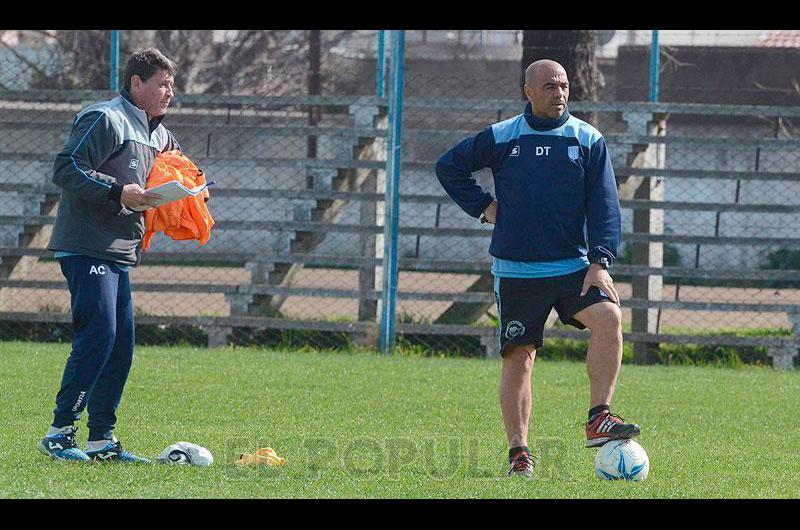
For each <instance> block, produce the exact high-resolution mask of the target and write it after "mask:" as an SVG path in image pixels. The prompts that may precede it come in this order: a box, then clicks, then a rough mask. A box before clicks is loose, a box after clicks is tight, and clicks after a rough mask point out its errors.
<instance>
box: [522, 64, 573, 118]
mask: <svg viewBox="0 0 800 530" xmlns="http://www.w3.org/2000/svg"><path fill="white" fill-rule="evenodd" d="M524 90H525V97H527V98H528V101H530V102H531V110H532V112H533V115H534V116H537V117H539V118H546V119H556V118H560V117H561V115H562V114H563V113H564V111H565V110H566V109H567V101H568V100H569V80H568V79H567V71H566V70H564V67H563V66H561V65H560V64H558V63H557V62H555V61H551V60H550V59H540V60H538V61H535V62H533V63H531V65H530V66H528V68H527V69H526V70H525V87H524Z"/></svg>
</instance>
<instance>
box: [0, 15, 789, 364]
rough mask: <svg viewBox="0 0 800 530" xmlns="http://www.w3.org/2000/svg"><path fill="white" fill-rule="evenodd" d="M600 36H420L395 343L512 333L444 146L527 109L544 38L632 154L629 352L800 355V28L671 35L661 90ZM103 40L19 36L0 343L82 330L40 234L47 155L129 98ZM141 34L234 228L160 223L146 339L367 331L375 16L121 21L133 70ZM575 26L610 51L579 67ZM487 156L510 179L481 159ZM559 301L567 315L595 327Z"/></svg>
mask: <svg viewBox="0 0 800 530" xmlns="http://www.w3.org/2000/svg"><path fill="white" fill-rule="evenodd" d="M533 33H535V32H533ZM539 33H546V32H539ZM583 33H587V34H588V39H589V40H584V41H581V42H580V43H576V42H571V41H570V42H569V43H568V45H563V44H562V45H559V43H563V42H566V41H563V40H559V39H558V38H557V37H558V36H557V35H556V36H547V35H535V34H532V33H531V32H524V31H478V30H476V31H465V30H452V31H447V30H436V31H407V32H406V38H405V62H404V67H405V79H406V81H405V90H404V100H403V108H404V110H403V136H402V172H401V178H400V217H399V238H398V249H399V279H398V302H397V315H396V316H397V328H396V329H397V332H398V336H399V339H398V344H399V345H400V346H401V347H406V348H419V349H421V350H424V351H427V352H446V353H448V354H451V353H458V354H461V355H486V354H489V355H493V354H496V353H497V352H496V349H497V310H496V306H495V305H494V299H493V295H492V279H491V276H490V274H489V272H488V271H489V268H490V266H491V262H490V257H489V256H488V246H489V239H490V237H491V227H489V226H486V225H484V226H481V225H479V224H478V223H477V221H476V220H474V219H473V218H471V217H469V216H468V215H467V214H465V213H464V212H462V211H461V210H460V209H459V208H458V207H457V206H456V205H455V204H454V203H453V202H452V200H450V199H449V197H447V196H446V195H445V194H444V191H443V190H442V188H441V186H440V185H439V182H438V180H437V179H436V176H435V174H434V172H433V166H434V164H435V161H436V159H437V158H438V157H439V156H440V155H441V154H442V153H443V152H444V151H445V150H447V149H449V148H450V147H451V146H453V145H454V144H455V143H457V142H458V141H460V140H461V139H463V138H465V137H467V136H469V135H473V134H476V133H477V132H479V131H480V130H482V129H483V128H485V127H487V126H488V125H490V124H492V123H495V122H497V121H501V120H504V119H507V118H510V117H512V116H514V115H516V114H519V113H520V112H522V110H523V108H524V103H525V101H524V100H523V99H522V93H521V76H522V70H523V67H522V65H523V63H525V62H526V61H528V58H531V57H533V58H541V57H553V58H558V57H562V56H563V57H564V59H561V61H562V63H565V66H566V67H567V71H568V74H569V75H570V77H571V81H572V83H573V86H574V87H576V88H575V90H573V94H572V98H571V99H572V101H571V105H570V108H571V110H572V111H574V112H575V113H576V114H577V115H578V116H579V117H581V118H583V119H586V120H587V121H590V122H591V123H592V124H593V125H595V126H596V127H597V128H598V129H599V130H600V131H601V133H603V135H604V136H605V137H606V140H607V142H608V143H609V148H610V151H611V154H612V157H613V163H614V168H615V171H616V173H617V178H618V184H619V192H620V199H621V203H622V207H623V244H622V247H621V249H620V253H619V254H620V259H619V261H618V263H617V265H616V266H615V267H614V269H612V273H613V275H614V277H615V281H616V283H617V284H618V290H619V292H620V294H621V296H622V298H623V303H622V306H623V319H624V324H623V325H624V330H625V332H626V338H627V339H628V340H634V341H635V342H636V344H637V346H636V350H635V354H636V355H637V357H638V358H639V359H642V360H653V356H654V355H657V352H658V349H657V344H658V343H662V344H665V343H666V344H669V343H673V342H677V343H681V342H690V343H694V344H707V345H708V346H709V347H710V348H714V347H718V346H736V345H745V346H750V347H753V348H760V350H759V351H760V352H761V353H760V354H759V355H762V356H764V357H766V356H767V355H772V356H773V359H783V360H782V361H781V362H784V363H790V364H791V363H792V362H796V360H797V358H796V357H795V360H794V361H792V355H794V354H796V352H797V346H796V343H795V342H794V340H795V339H794V338H793V337H794V333H793V330H794V327H795V326H797V325H798V324H797V316H796V315H797V307H798V298H800V291H798V290H797V289H798V283H800V282H799V280H800V274H798V270H800V248H798V247H800V245H798V241H800V240H798V239H797V238H796V237H795V236H794V234H795V233H796V230H797V228H798V226H797V224H798V223H797V211H798V210H799V209H800V202H799V201H798V197H800V193H798V192H800V189H798V187H800V183H799V182H798V168H799V167H800V143H798V142H799V141H798V139H797V132H798V131H797V124H798V122H799V121H800V111H798V108H797V106H798V102H800V93H799V92H798V90H797V86H798V84H797V83H798V80H797V79H795V78H792V73H793V72H796V71H797V65H798V56H799V55H800V37H797V36H796V35H792V34H787V33H786V32H772V31H768V30H764V31H739V32H737V31H732V32H712V31H707V32H702V31H693V32H680V31H662V32H660V50H659V58H660V76H659V84H660V87H659V88H660V89H659V103H657V104H655V103H646V101H647V99H648V93H649V83H648V75H649V74H648V68H649V64H650V44H651V43H650V36H651V32H650V31H649V30H648V31H643V30H642V31H636V30H631V31H629V30H617V31H607V30H604V31H598V32H583ZM584 37H586V36H584ZM570 38H572V37H570ZM578 38H583V37H581V36H578ZM109 39H110V32H109V31H89V32H86V31H83V32H69V31H63V32H56V33H48V34H45V33H44V32H11V31H5V32H3V34H2V43H3V45H2V49H1V50H0V51H2V53H3V55H2V59H0V60H2V61H3V66H2V69H0V83H1V85H0V91H2V97H0V116H2V117H1V118H0V121H2V122H3V128H2V131H3V132H2V134H0V237H2V241H0V259H2V263H0V269H1V270H0V282H2V285H0V335H2V337H3V338H5V339H9V338H29V339H37V340H52V339H58V338H61V339H68V338H69V337H70V336H71V328H70V320H69V295H68V292H67V290H66V284H65V283H64V281H63V279H62V277H61V275H60V271H59V270H58V267H57V263H56V262H55V261H54V260H53V259H52V253H50V252H49V251H47V250H45V246H46V244H47V240H48V238H49V231H50V229H51V226H52V219H53V216H54V213H55V211H56V210H55V209H56V208H57V203H58V197H59V190H58V188H56V187H54V186H53V185H52V184H51V180H50V179H51V174H52V161H53V157H54V155H55V153H56V152H57V151H58V150H59V149H60V148H61V147H62V146H63V142H64V140H65V139H66V135H67V134H68V131H69V124H70V122H71V120H72V118H73V116H74V114H75V113H76V112H77V111H78V110H80V108H82V107H83V106H85V105H86V104H87V103H90V102H94V101H98V100H101V99H107V98H110V97H113V93H111V92H108V91H107V87H108V86H109V83H108V80H109V60H110V52H109V46H108V42H109ZM548 39H549V40H548ZM793 39H794V40H793ZM587 43H588V44H587ZM387 44H388V39H387ZM145 46H156V47H158V48H159V49H161V50H162V51H163V52H164V53H165V54H166V55H167V56H168V57H170V58H172V59H173V60H175V61H176V62H177V63H178V67H179V72H178V75H177V76H176V98H175V101H174V103H173V106H172V107H171V109H170V111H169V113H168V115H167V117H166V119H165V120H164V124H165V126H167V127H168V128H169V129H170V130H172V131H173V133H174V134H175V136H176V137H177V138H178V140H179V141H180V142H181V145H182V147H183V150H184V152H185V153H186V154H187V155H188V156H189V157H190V158H192V159H193V160H194V161H195V162H196V163H197V164H198V166H199V167H201V168H202V169H203V170H204V171H205V172H206V174H207V175H208V176H209V178H210V179H214V180H215V181H216V182H217V188H216V190H214V191H213V193H212V196H213V198H212V200H211V202H210V203H209V207H210V210H211V212H212V215H213V216H214V218H215V220H216V221H217V224H216V226H215V228H214V231H213V233H212V237H211V240H210V241H209V242H208V244H206V245H204V246H199V244H197V243H196V242H177V241H172V240H171V239H170V238H168V237H167V236H164V235H163V234H159V235H157V236H156V237H155V238H154V239H153V244H152V246H151V248H150V250H148V251H146V252H144V254H143V258H142V266H141V267H137V268H136V269H134V271H133V272H132V273H131V274H132V276H131V279H132V284H133V289H134V303H135V306H136V308H137V325H138V328H139V331H138V332H137V333H138V335H137V338H138V339H139V340H140V343H148V342H165V341H188V342H191V343H196V344H207V343H208V344H212V345H213V344H222V343H228V342H234V343H242V344H265V345H281V344H282V345H286V346H290V347H295V348H296V347H305V346H311V347H352V346H353V345H354V344H362V345H367V346H374V345H375V344H376V343H377V333H378V331H377V326H376V322H377V321H378V320H379V319H380V305H381V304H380V297H381V279H382V275H383V267H382V257H383V222H384V220H383V216H384V206H383V204H384V203H383V193H384V189H385V188H384V187H385V184H386V172H385V170H384V169H385V165H386V135H387V128H388V123H389V119H390V117H389V116H388V109H387V99H385V98H380V97H377V96H376V86H377V84H378V83H379V80H378V75H379V74H378V68H377V63H378V58H377V49H378V32H376V31H305V30H304V31H189V30H164V31H128V30H126V31H122V32H120V62H121V66H122V65H124V62H125V59H126V58H127V55H128V54H129V52H131V51H133V50H134V49H136V48H139V47H145ZM579 48H580V50H581V53H584V54H587V53H588V54H589V55H590V56H591V57H593V60H591V61H583V62H582V63H580V64H579V65H575V66H571V65H570V64H567V63H568V62H569V57H570V56H574V55H580V54H579V53H577V52H576V50H578V49H579ZM587 50H588V51H587ZM570 54H572V55H570ZM586 64H589V67H586V66H585V65H586ZM573 72H574V75H573ZM387 76H388V74H387ZM581 83H585V84H586V85H587V86H588V85H591V87H590V88H586V89H579V88H578V87H577V85H578V84H581ZM576 93H577V94H578V95H577V96H576ZM754 105H757V107H754ZM476 176H477V178H478V181H479V182H480V183H481V185H482V186H483V187H484V189H486V190H487V191H490V192H493V182H492V176H491V173H490V172H489V171H488V170H482V171H480V172H478V173H477V174H476ZM549 322H550V325H549V327H550V329H548V330H547V331H546V334H547V336H549V337H554V336H556V337H579V338H585V334H581V333H577V332H573V331H570V329H567V328H563V327H561V326H560V325H559V324H558V323H557V322H556V321H555V319H554V318H553V315H551V319H550V321H549Z"/></svg>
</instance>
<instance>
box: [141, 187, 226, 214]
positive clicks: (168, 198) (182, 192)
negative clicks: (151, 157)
mask: <svg viewBox="0 0 800 530" xmlns="http://www.w3.org/2000/svg"><path fill="white" fill-rule="evenodd" d="M208 184H210V183H206V184H202V185H200V186H197V187H195V188H187V187H186V186H184V185H183V184H181V183H180V182H178V181H177V180H170V181H169V182H165V183H164V184H161V185H160V186H156V187H155V188H150V189H148V190H147V191H152V192H153V193H158V194H159V195H161V198H160V199H158V200H157V201H156V205H158V206H161V205H162V204H167V203H168V202H173V201H179V200H181V199H185V198H186V197H194V196H196V195H197V194H198V193H201V192H202V191H203V190H204V189H206V188H207V187H208ZM148 208H150V207H149V206H139V207H137V208H131V209H132V210H134V211H137V212H143V211H145V210H147V209H148Z"/></svg>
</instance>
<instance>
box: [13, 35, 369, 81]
mask: <svg viewBox="0 0 800 530" xmlns="http://www.w3.org/2000/svg"><path fill="white" fill-rule="evenodd" d="M23 33H25V34H26V38H28V40H36V41H37V42H38V44H40V45H41V46H40V48H41V51H40V52H39V53H37V54H35V55H34V56H31V55H30V54H27V55H26V54H23V53H21V52H20V51H19V50H18V49H17V47H15V46H12V45H10V44H8V43H7V42H6V41H5V40H4V39H0V47H2V48H5V49H7V50H9V51H10V53H11V54H12V55H13V56H14V58H15V60H16V61H17V62H18V63H19V64H20V65H21V67H22V68H25V69H26V71H27V72H29V73H30V82H29V87H30V88H34V89H43V88H47V89H63V90H73V89H93V90H102V89H107V88H108V87H109V77H110V36H111V32H110V31H109V30H81V31H70V30H57V31H26V32H23ZM318 33H320V32H318ZM321 33H322V37H321V38H320V36H319V34H317V41H316V42H317V44H320V47H319V62H318V63H317V64H319V65H320V69H319V76H318V77H316V76H315V83H314V86H315V87H317V90H319V93H325V89H326V88H330V89H335V88H336V87H337V86H338V84H339V82H340V81H342V82H346V81H350V82H352V79H341V80H340V79H339V78H338V77H337V76H340V75H341V76H342V77H345V76H346V75H350V73H347V72H339V71H338V70H337V68H336V67H335V66H331V67H329V66H328V64H327V59H328V56H329V55H330V50H331V49H332V48H334V47H336V46H339V45H340V44H342V43H343V42H344V41H345V40H346V39H347V38H348V37H350V36H351V34H353V32H348V31H325V32H321ZM313 36H314V33H313V32H309V31H305V30H270V31H262V30H241V31H225V32H224V33H223V34H219V35H217V37H218V38H217V39H215V38H214V32H213V31H211V30H143V31H134V30H124V31H122V32H121V35H120V65H119V68H120V74H121V73H122V69H123V68H124V63H125V58H126V57H127V56H128V55H129V54H130V53H132V52H133V51H135V50H136V49H138V48H144V47H149V46H154V47H157V48H159V49H160V50H161V51H162V52H164V53H165V54H166V55H167V56H168V57H169V58H170V59H172V60H173V61H175V62H176V63H177V64H178V68H179V75H178V76H176V79H175V84H176V88H177V90H178V91H180V92H183V93H196V94H203V93H211V94H232V95H287V94H305V93H306V91H307V90H308V88H309V86H310V85H309V84H308V80H309V71H310V68H311V67H312V66H313V65H310V64H309V58H310V57H314V56H315V54H311V55H309V48H310V46H311V44H312V42H311V40H310V39H311V37H313ZM351 77H352V76H351ZM121 81H122V80H121ZM317 81H318V82H317ZM122 84H123V83H122V82H121V83H120V85H122ZM331 92H333V90H331Z"/></svg>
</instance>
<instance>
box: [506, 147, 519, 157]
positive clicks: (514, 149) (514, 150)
mask: <svg viewBox="0 0 800 530" xmlns="http://www.w3.org/2000/svg"><path fill="white" fill-rule="evenodd" d="M508 156H519V146H518V145H515V146H514V147H512V148H511V152H510V153H508Z"/></svg>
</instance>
